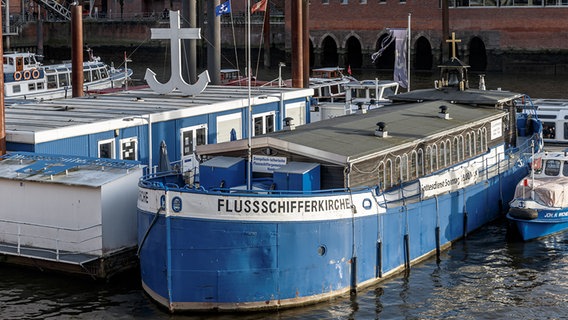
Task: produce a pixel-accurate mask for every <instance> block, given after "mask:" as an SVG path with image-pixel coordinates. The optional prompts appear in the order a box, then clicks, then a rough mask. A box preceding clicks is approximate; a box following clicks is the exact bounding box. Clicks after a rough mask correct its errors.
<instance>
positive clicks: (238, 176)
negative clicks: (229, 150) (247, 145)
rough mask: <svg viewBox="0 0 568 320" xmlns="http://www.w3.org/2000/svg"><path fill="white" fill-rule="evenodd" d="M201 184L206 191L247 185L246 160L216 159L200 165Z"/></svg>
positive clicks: (233, 158)
mask: <svg viewBox="0 0 568 320" xmlns="http://www.w3.org/2000/svg"><path fill="white" fill-rule="evenodd" d="M199 184H200V186H202V187H204V188H205V189H209V188H218V187H222V188H232V187H236V186H242V185H245V184H246V160H245V159H243V158H235V157H215V158H213V159H210V160H207V161H206V162H204V163H202V164H200V165H199Z"/></svg>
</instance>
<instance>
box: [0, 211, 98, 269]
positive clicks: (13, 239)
mask: <svg viewBox="0 0 568 320" xmlns="http://www.w3.org/2000/svg"><path fill="white" fill-rule="evenodd" d="M0 224H2V230H3V231H2V232H0V236H1V238H2V240H3V241H2V242H1V244H2V246H3V247H12V248H15V249H16V253H17V254H18V255H21V254H22V251H23V250H24V249H25V250H28V251H29V250H32V251H41V252H50V253H53V254H54V255H55V258H56V260H57V261H60V255H61V253H62V252H64V253H65V254H66V255H77V254H87V255H97V254H98V253H95V252H97V251H99V252H100V250H101V248H100V246H97V247H92V245H91V247H89V246H87V247H86V248H84V249H83V250H81V249H78V248H77V246H79V245H83V244H86V243H88V242H91V241H93V240H97V239H102V224H100V223H99V224H94V225H91V226H87V227H83V228H69V227H61V226H53V225H49V224H40V223H33V222H23V221H12V220H6V219H0ZM10 225H12V226H15V227H16V230H15V231H12V232H9V231H8V229H9V226H10ZM26 227H28V228H33V229H34V232H33V233H29V231H28V233H23V232H24V231H23V230H22V229H25V228H26ZM97 229H98V230H97ZM88 230H94V231H93V233H92V235H91V236H89V237H86V238H82V239H81V238H80V240H79V241H74V240H71V239H73V237H69V236H67V237H65V235H69V234H70V233H71V234H75V233H77V234H79V235H84V234H85V231H88ZM38 231H41V232H38ZM50 234H51V235H52V236H49V235H50ZM75 238H77V237H75ZM50 243H51V244H53V247H50Z"/></svg>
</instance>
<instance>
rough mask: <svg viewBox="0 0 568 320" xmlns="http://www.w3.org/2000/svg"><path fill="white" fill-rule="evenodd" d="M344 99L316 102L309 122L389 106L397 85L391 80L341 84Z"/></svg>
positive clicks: (311, 110)
mask: <svg viewBox="0 0 568 320" xmlns="http://www.w3.org/2000/svg"><path fill="white" fill-rule="evenodd" d="M341 87H342V90H344V98H343V99H341V100H338V99H335V101H334V100H331V101H321V100H319V99H318V100H316V101H314V102H315V103H312V107H311V109H310V117H311V121H312V122H313V121H318V120H324V119H330V118H334V117H338V116H343V115H349V114H354V113H365V112H367V111H368V110H372V109H376V108H380V107H382V106H384V105H387V104H390V103H391V100H390V99H389V97H390V96H394V95H396V94H397V93H398V89H399V84H398V83H397V82H396V81H393V80H378V79H375V80H362V81H348V82H345V83H342V84H341Z"/></svg>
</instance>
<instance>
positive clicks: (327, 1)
mask: <svg viewBox="0 0 568 320" xmlns="http://www.w3.org/2000/svg"><path fill="white" fill-rule="evenodd" d="M321 4H329V0H321Z"/></svg>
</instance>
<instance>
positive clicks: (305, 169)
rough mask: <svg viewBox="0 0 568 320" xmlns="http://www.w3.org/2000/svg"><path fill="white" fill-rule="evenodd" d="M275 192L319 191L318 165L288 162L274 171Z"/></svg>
mask: <svg viewBox="0 0 568 320" xmlns="http://www.w3.org/2000/svg"><path fill="white" fill-rule="evenodd" d="M273 180H274V183H275V184H276V189H277V190H298V191H311V190H319V189H320V165H319V164H317V163H307V162H290V163H288V164H286V165H284V166H282V167H280V168H278V169H276V170H274V174H273Z"/></svg>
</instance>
